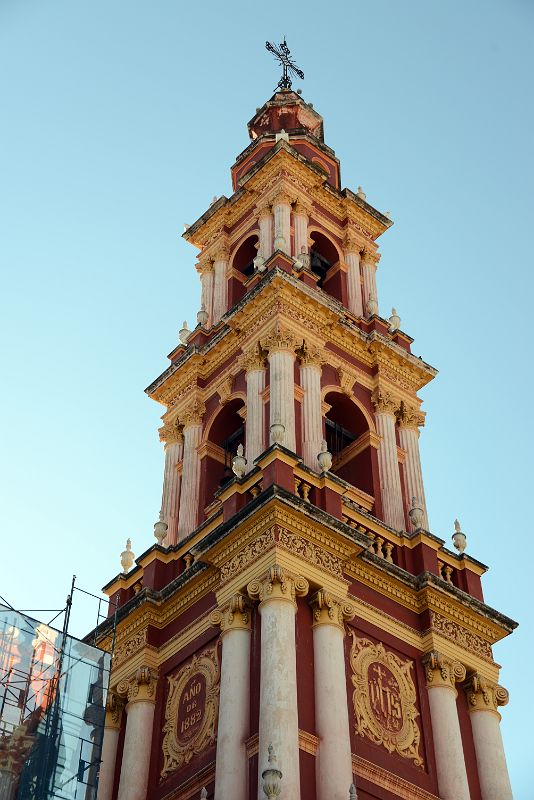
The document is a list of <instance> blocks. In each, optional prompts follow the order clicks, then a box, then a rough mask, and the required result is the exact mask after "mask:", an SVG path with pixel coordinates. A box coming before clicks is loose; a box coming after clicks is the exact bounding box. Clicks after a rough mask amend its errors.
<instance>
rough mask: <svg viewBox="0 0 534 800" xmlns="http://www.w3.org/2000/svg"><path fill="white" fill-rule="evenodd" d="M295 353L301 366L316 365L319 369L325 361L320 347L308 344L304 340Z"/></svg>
mask: <svg viewBox="0 0 534 800" xmlns="http://www.w3.org/2000/svg"><path fill="white" fill-rule="evenodd" d="M297 355H298V357H299V359H300V363H301V366H303V367H318V368H319V369H320V368H321V366H322V365H323V364H324V363H325V359H324V356H323V352H322V350H321V348H320V347H316V346H315V345H308V344H306V342H305V341H304V342H303V343H302V347H301V348H300V349H299V350H298V352H297Z"/></svg>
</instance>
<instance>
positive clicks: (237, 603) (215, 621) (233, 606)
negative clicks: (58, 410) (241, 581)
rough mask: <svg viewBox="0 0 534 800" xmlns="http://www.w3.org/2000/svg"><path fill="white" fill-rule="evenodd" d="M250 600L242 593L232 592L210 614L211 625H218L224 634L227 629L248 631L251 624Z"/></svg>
mask: <svg viewBox="0 0 534 800" xmlns="http://www.w3.org/2000/svg"><path fill="white" fill-rule="evenodd" d="M250 609H251V606H250V602H249V599H248V597H245V595H243V594H234V595H233V597H231V598H230V601H229V602H228V603H226V604H225V605H223V606H220V607H219V608H217V609H216V610H215V611H212V612H211V614H210V622H211V624H212V625H218V626H219V627H220V628H221V633H222V634H223V635H224V634H225V633H227V632H228V631H238V630H239V631H249V630H250V624H251V616H250Z"/></svg>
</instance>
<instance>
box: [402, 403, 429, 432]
mask: <svg viewBox="0 0 534 800" xmlns="http://www.w3.org/2000/svg"><path fill="white" fill-rule="evenodd" d="M397 419H398V421H399V426H400V427H401V428H415V429H416V430H417V429H418V428H419V425H424V422H425V415H424V414H423V413H422V412H421V411H419V409H418V408H417V406H407V405H405V403H404V402H403V403H401V404H400V408H399V410H398V412H397Z"/></svg>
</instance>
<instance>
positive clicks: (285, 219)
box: [273, 194, 291, 255]
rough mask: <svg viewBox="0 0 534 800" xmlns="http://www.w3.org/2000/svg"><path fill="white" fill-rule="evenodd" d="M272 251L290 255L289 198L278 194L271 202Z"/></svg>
mask: <svg viewBox="0 0 534 800" xmlns="http://www.w3.org/2000/svg"><path fill="white" fill-rule="evenodd" d="M273 217H274V249H275V250H281V251H282V252H283V253H287V255H291V198H290V197H289V196H288V195H286V194H279V195H277V196H276V197H275V198H274V200H273Z"/></svg>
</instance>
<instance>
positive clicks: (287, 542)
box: [278, 528, 344, 578]
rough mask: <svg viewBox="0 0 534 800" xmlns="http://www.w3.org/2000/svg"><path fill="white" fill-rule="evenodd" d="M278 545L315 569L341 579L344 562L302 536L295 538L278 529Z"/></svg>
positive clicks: (287, 532)
mask: <svg viewBox="0 0 534 800" xmlns="http://www.w3.org/2000/svg"><path fill="white" fill-rule="evenodd" d="M278 544H279V545H280V546H281V547H283V548H285V549H286V550H289V552H290V553H294V554H295V555H296V556H300V558H303V559H305V560H306V561H309V562H310V563H311V564H314V565H315V566H316V567H320V568H321V569H324V570H326V572H331V573H332V574H333V575H335V576H336V577H338V578H343V568H344V562H343V561H342V559H341V558H339V557H338V556H335V555H333V554H332V553H329V552H328V551H327V550H323V548H322V547H318V546H317V545H315V544H313V542H310V541H308V540H307V539H304V538H303V537H302V536H297V535H296V534H293V533H290V532H289V531H287V530H285V528H280V529H279V531H278Z"/></svg>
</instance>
